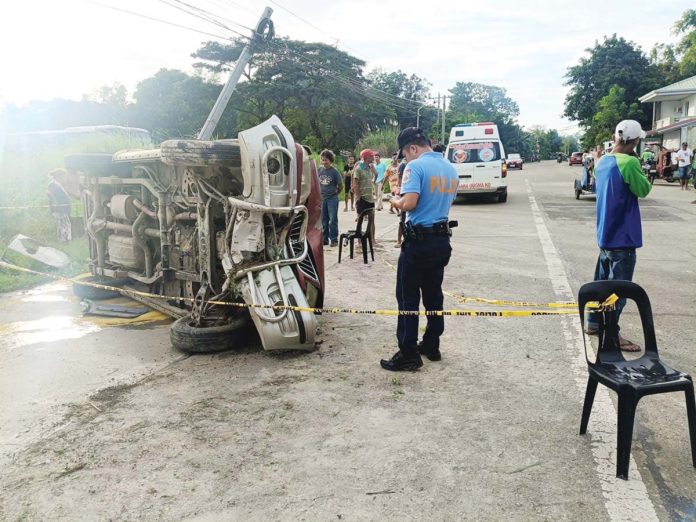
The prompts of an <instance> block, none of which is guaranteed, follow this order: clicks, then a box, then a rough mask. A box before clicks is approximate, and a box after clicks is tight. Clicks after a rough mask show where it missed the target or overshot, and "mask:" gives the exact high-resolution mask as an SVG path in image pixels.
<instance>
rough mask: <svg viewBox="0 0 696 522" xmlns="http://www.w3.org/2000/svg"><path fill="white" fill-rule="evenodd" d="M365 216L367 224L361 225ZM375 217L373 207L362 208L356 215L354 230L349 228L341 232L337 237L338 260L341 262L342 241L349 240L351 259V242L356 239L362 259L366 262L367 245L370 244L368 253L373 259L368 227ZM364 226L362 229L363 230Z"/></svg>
mask: <svg viewBox="0 0 696 522" xmlns="http://www.w3.org/2000/svg"><path fill="white" fill-rule="evenodd" d="M365 218H367V224H366V225H365V227H363V223H365ZM374 219H375V209H374V208H368V209H367V210H363V211H362V212H361V213H360V215H359V216H358V223H357V224H356V225H355V230H349V231H348V232H344V233H343V234H341V236H340V238H339V239H338V262H339V263H340V262H341V253H342V252H343V244H344V242H345V243H346V244H347V243H348V242H350V258H351V259H353V242H354V241H355V240H356V239H358V240H360V244H361V245H362V253H363V261H364V262H365V264H367V246H368V245H370V255H371V256H372V260H373V261H374V260H375V251H374V249H373V248H372V238H371V237H370V228H371V225H372V222H373V221H374ZM363 228H364V230H363Z"/></svg>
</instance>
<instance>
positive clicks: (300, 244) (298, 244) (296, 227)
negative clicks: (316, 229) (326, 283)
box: [288, 219, 319, 281]
mask: <svg viewBox="0 0 696 522" xmlns="http://www.w3.org/2000/svg"><path fill="white" fill-rule="evenodd" d="M302 224H303V220H302V219H295V221H294V222H293V224H292V227H291V228H290V236H289V240H288V244H289V245H290V250H291V251H292V256H293V257H297V256H299V255H300V254H301V253H302V250H303V249H304V242H305V241H306V240H307V239H306V238H304V237H301V234H302ZM298 266H299V268H300V270H301V271H302V273H303V274H304V275H306V276H307V277H309V278H310V279H314V280H315V281H319V274H317V269H316V266H315V264H314V259H313V257H312V251H311V249H310V250H309V251H308V252H307V256H306V257H305V258H304V259H303V260H302V261H301V262H300V264H299V265H298Z"/></svg>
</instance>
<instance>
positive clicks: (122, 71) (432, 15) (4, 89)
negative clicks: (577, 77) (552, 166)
mask: <svg viewBox="0 0 696 522" xmlns="http://www.w3.org/2000/svg"><path fill="white" fill-rule="evenodd" d="M185 1H186V2H187V3H189V4H190V5H195V6H196V7H198V8H200V9H204V10H206V11H209V12H211V13H214V14H215V15H217V17H218V19H219V20H222V21H223V23H225V24H226V25H227V26H228V27H229V28H231V29H233V30H235V31H239V32H241V33H243V34H244V35H247V34H249V31H248V30H247V29H244V28H242V27H240V25H241V26H247V27H252V26H253V25H255V23H256V21H257V20H258V18H259V16H260V14H261V12H262V11H263V9H264V7H265V6H268V7H271V8H272V9H273V10H274V13H273V15H272V19H273V20H274V23H275V27H276V33H277V34H278V35H280V36H288V37H290V38H292V39H297V40H305V41H321V42H325V43H329V44H334V45H337V46H338V48H339V49H342V50H343V51H346V52H348V53H350V54H353V55H354V56H357V57H358V58H361V59H362V60H364V61H365V62H366V63H367V65H366V69H367V71H369V70H371V69H374V68H382V69H383V70H385V71H395V70H402V71H404V72H405V73H407V74H409V75H410V74H417V75H418V76H420V77H422V78H425V79H427V80H428V81H429V82H430V83H431V84H432V86H431V93H432V94H434V95H437V93H438V92H439V93H442V94H443V95H444V94H447V93H448V89H450V88H452V87H453V86H454V85H455V84H456V83H457V82H479V83H485V84H489V85H497V86H500V87H504V88H505V89H507V92H508V95H509V96H510V97H511V98H512V99H514V100H515V101H516V102H517V103H518V105H519V107H520V115H519V118H518V121H519V123H520V124H522V125H524V126H526V127H532V126H535V125H541V126H544V127H547V128H555V129H557V130H559V131H560V132H561V134H570V133H573V132H575V131H576V130H577V126H576V125H575V124H574V123H573V122H570V121H568V120H566V119H564V118H563V117H562V116H561V115H562V113H563V103H564V99H565V95H566V93H567V90H568V88H567V87H566V86H564V85H563V82H564V78H563V76H564V74H565V72H566V70H567V68H568V67H570V66H572V65H575V64H577V63H578V61H579V59H580V58H581V57H582V56H584V55H586V53H585V49H587V48H588V47H591V46H593V45H594V43H595V41H596V40H600V41H601V39H602V37H603V36H604V35H612V34H614V33H616V34H617V35H618V36H623V37H624V38H626V39H627V40H631V41H633V42H635V43H636V44H638V45H640V46H641V47H642V48H643V50H644V51H645V52H646V53H647V52H648V51H649V50H650V48H652V46H653V45H654V44H655V43H672V42H674V41H675V39H676V37H675V36H674V35H673V34H672V26H673V24H674V22H675V21H676V20H677V19H678V18H679V17H680V16H681V14H682V13H683V12H684V11H685V10H686V9H689V8H693V0H688V1H682V0H663V1H660V2H655V1H645V0H636V1H634V2H631V3H627V2H607V1H606V0H602V1H596V0H587V1H584V2H578V1H577V0H573V1H569V0H555V1H551V0H537V1H528V0H519V1H518V0H496V1H489V0H479V1H472V0H443V1H440V2H438V3H435V2H433V3H429V2H424V1H422V0H421V1H413V0H382V1H380V2H376V1H374V0H333V1H326V0H322V1H317V0H278V1H277V2H276V1H275V0H234V1H232V0H185ZM172 3H175V0H167V2H165V1H163V0H93V1H92V0H90V1H88V0H52V1H48V0H33V1H32V0H25V1H23V2H3V6H2V7H0V64H1V66H2V68H1V69H0V70H1V71H2V74H1V76H0V107H2V106H3V105H5V104H9V103H12V104H15V105H24V104H26V103H27V102H28V101H30V100H49V99H53V98H67V99H76V100H78V99H81V98H82V96H83V95H85V94H89V93H92V92H94V91H95V90H96V89H97V88H99V87H101V86H104V85H112V84H114V83H116V82H118V83H121V84H123V85H125V86H126V87H127V89H128V91H129V93H132V92H133V91H134V90H135V87H136V85H137V83H138V82H139V81H141V80H143V79H145V78H147V77H149V76H152V75H153V74H154V73H155V72H157V71H158V70H159V69H161V68H163V67H166V68H174V69H180V70H183V71H186V72H192V71H193V69H192V67H191V66H192V63H193V62H194V59H193V58H191V53H193V52H194V51H195V50H196V49H198V48H199V47H200V45H201V43H202V42H205V41H208V40H212V39H214V40H218V41H224V39H225V38H229V37H230V36H236V35H235V34H233V33H231V32H230V31H227V30H225V29H223V28H220V27H217V26H215V25H212V24H210V23H207V22H204V21H201V20H199V19H197V18H194V17H193V16H191V15H190V14H187V13H183V12H181V11H180V10H177V9H176V8H174V7H172V6H171V5H169V4H172ZM431 6H435V7H436V8H431ZM626 6H630V8H627V7H626ZM113 7H117V8H118V9H122V10H127V11H131V12H132V13H136V14H132V13H125V12H122V11H118V10H114V9H112V8H113ZM138 15H142V16H149V17H152V18H158V19H161V20H165V21H167V22H171V23H173V24H179V25H182V26H185V27H186V28H183V27H174V26H170V25H166V24H163V23H161V22H158V21H155V20H151V19H147V18H143V17H142V16H138ZM231 22H234V23H236V24H240V25H233V24H232V23H231ZM190 29H197V30H199V31H203V32H207V33H210V34H211V35H213V36H209V35H205V34H200V33H197V32H195V31H192V30H190Z"/></svg>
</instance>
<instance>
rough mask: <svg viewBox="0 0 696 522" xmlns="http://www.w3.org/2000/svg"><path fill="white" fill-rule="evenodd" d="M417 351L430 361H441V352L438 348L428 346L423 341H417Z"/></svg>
mask: <svg viewBox="0 0 696 522" xmlns="http://www.w3.org/2000/svg"><path fill="white" fill-rule="evenodd" d="M418 353H419V354H421V355H423V356H424V357H427V358H428V360H430V361H441V360H442V354H441V353H440V349H439V348H428V347H426V346H425V345H424V344H423V341H420V342H419V343H418Z"/></svg>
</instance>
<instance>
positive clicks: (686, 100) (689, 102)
mask: <svg viewBox="0 0 696 522" xmlns="http://www.w3.org/2000/svg"><path fill="white" fill-rule="evenodd" d="M639 99H640V102H641V103H652V104H653V118H652V122H653V123H652V130H651V131H649V132H648V137H649V138H656V139H657V140H659V141H661V142H662V145H663V146H664V147H667V148H668V149H677V148H679V146H680V145H681V144H682V143H683V142H685V141H686V142H687V143H688V144H689V146H690V147H691V148H694V147H696V76H692V77H691V78H687V79H686V80H682V81H680V82H677V83H673V84H672V85H667V86H666V87H661V88H660V89H655V90H654V91H651V92H649V93H648V94H645V95H643V96H641V97H640V98H639Z"/></svg>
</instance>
